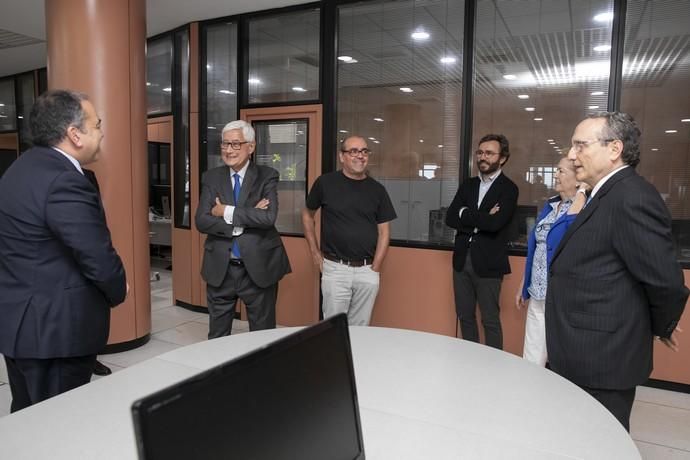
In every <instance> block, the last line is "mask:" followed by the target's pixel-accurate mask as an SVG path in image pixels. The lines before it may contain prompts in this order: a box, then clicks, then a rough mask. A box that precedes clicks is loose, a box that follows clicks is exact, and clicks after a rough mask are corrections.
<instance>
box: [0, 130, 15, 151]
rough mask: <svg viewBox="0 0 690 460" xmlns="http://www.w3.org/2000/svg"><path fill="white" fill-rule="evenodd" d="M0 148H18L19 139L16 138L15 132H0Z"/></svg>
mask: <svg viewBox="0 0 690 460" xmlns="http://www.w3.org/2000/svg"><path fill="white" fill-rule="evenodd" d="M0 149H7V150H19V139H17V133H3V134H0Z"/></svg>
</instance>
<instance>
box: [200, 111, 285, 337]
mask: <svg viewBox="0 0 690 460" xmlns="http://www.w3.org/2000/svg"><path fill="white" fill-rule="evenodd" d="M254 136H255V134H254V128H252V126H251V125H250V124H249V123H247V122H245V121H242V120H237V121H233V122H230V123H228V124H227V125H225V127H224V128H223V132H222V142H221V156H222V159H223V162H224V163H225V166H219V167H217V168H214V169H211V170H209V171H207V172H206V173H204V176H203V178H202V180H201V198H200V199H199V208H198V209H197V212H196V219H195V221H196V227H197V228H198V229H199V231H200V232H201V233H205V234H206V242H205V243H204V260H203V263H202V267H201V276H202V277H203V278H204V281H206V298H207V302H208V313H209V333H208V338H209V339H213V338H216V337H222V336H226V335H230V333H231V331H232V320H233V318H234V315H235V304H236V302H237V299H242V301H243V302H244V303H245V305H246V306H247V316H248V319H249V329H250V330H252V331H254V330H260V329H270V328H274V327H275V326H276V312H275V307H276V299H277V297H278V281H280V279H281V278H282V277H283V276H284V275H285V274H287V273H290V262H289V261H288V257H287V253H286V252H285V248H284V247H283V242H282V240H281V239H280V234H279V233H278V230H276V228H275V221H276V217H277V216H278V172H277V171H276V170H275V169H273V168H269V167H268V166H259V165H256V164H254V163H253V162H251V161H250V157H251V155H252V153H253V152H254V148H255V143H254Z"/></svg>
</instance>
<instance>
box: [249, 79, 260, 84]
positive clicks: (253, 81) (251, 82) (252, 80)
mask: <svg viewBox="0 0 690 460" xmlns="http://www.w3.org/2000/svg"><path fill="white" fill-rule="evenodd" d="M247 83H249V84H250V85H259V84H261V80H259V79H258V78H250V79H249V80H247Z"/></svg>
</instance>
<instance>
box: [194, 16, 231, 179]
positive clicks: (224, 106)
mask: <svg viewBox="0 0 690 460" xmlns="http://www.w3.org/2000/svg"><path fill="white" fill-rule="evenodd" d="M202 33H204V34H205V35H206V70H205V73H206V87H205V90H206V127H205V128H204V127H203V126H202V127H201V133H202V136H203V139H202V141H205V142H204V143H203V145H205V148H206V151H205V152H201V154H202V155H203V156H204V159H205V161H204V159H202V161H201V162H200V163H201V165H202V168H203V167H204V166H205V169H204V170H203V171H200V173H203V172H204V171H206V170H208V169H211V168H215V167H216V166H220V165H222V164H223V161H222V160H221V157H220V140H221V132H222V131H223V127H224V126H225V125H226V124H227V123H229V122H231V121H233V120H236V119H237V24H235V23H231V22H223V23H219V24H212V25H209V26H206V27H205V28H204V29H203V30H202Z"/></svg>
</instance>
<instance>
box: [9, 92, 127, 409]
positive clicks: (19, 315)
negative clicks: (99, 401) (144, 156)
mask: <svg viewBox="0 0 690 460" xmlns="http://www.w3.org/2000/svg"><path fill="white" fill-rule="evenodd" d="M30 126H31V134H32V140H33V144H34V147H33V148H31V149H29V150H27V151H26V152H24V153H23V154H22V155H21V156H20V157H19V158H18V159H17V161H15V162H14V163H13V164H12V166H11V167H10V168H9V169H8V170H7V172H6V173H5V175H4V176H3V177H2V179H1V180H0V196H2V197H3V199H2V201H0V292H1V293H2V296H1V297H2V298H0V352H1V353H2V354H3V355H4V356H5V361H6V363H7V372H8V375H9V381H10V382H9V383H10V388H11V391H12V406H11V410H12V412H14V411H17V410H19V409H22V408H24V407H27V406H30V405H32V404H35V403H37V402H40V401H42V400H44V399H47V398H50V397H52V396H55V395H57V394H60V393H63V392H65V391H68V390H71V389H72V388H75V387H78V386H80V385H83V384H85V383H87V382H88V381H89V380H90V378H91V373H92V371H93V369H94V363H95V362H96V354H97V353H98V352H99V351H101V350H102V349H103V347H104V346H105V345H106V342H107V339H108V332H109V326H110V308H111V307H113V306H115V305H118V304H120V303H122V302H123V301H124V299H125V296H126V294H127V290H128V287H127V283H126V281H125V272H124V268H123V266H122V262H121V260H120V257H119V256H118V255H117V253H116V252H115V249H113V246H112V242H111V238H110V232H109V230H108V227H107V226H106V222H105V214H104V213H103V209H102V207H101V202H100V199H99V197H98V192H97V191H96V188H95V187H94V186H93V184H92V183H91V182H90V181H89V179H88V178H87V177H85V176H84V173H83V170H82V166H83V165H87V164H89V163H92V162H93V161H96V159H97V158H98V153H99V151H100V143H101V139H102V138H103V133H102V131H101V120H100V119H99V118H98V115H97V114H96V111H95V109H94V107H93V105H92V104H91V102H89V100H88V99H87V98H86V96H85V95H83V94H79V93H74V92H71V91H63V90H55V91H48V92H47V93H44V94H43V95H42V96H40V97H39V98H38V99H37V100H36V102H35V104H34V106H33V108H32V109H31V114H30Z"/></svg>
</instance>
